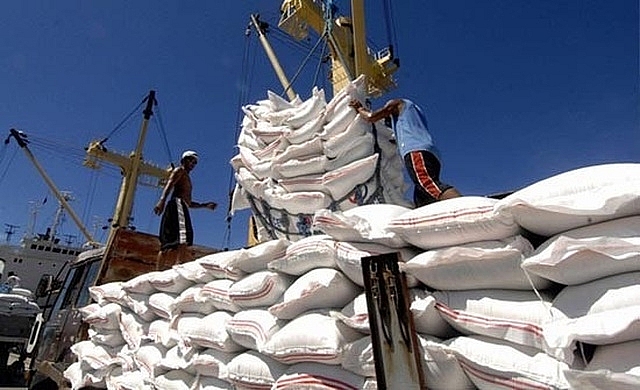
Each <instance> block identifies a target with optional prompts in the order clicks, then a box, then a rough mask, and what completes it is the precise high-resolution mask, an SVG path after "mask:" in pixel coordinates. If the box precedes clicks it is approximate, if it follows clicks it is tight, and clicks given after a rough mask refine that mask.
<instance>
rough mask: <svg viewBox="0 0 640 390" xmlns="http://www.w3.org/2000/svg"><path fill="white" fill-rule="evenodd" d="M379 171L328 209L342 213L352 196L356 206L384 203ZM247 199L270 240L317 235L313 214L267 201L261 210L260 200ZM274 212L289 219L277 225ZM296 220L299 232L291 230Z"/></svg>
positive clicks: (377, 169)
mask: <svg viewBox="0 0 640 390" xmlns="http://www.w3.org/2000/svg"><path fill="white" fill-rule="evenodd" d="M379 170H380V164H378V165H377V166H376V172H375V173H374V174H373V175H372V176H371V178H370V179H369V180H367V181H366V182H364V183H361V184H358V185H356V186H355V187H354V188H353V189H352V190H351V191H349V192H348V193H347V194H346V195H345V196H343V197H342V198H340V199H338V200H333V201H332V202H331V203H330V204H329V206H328V207H327V208H328V209H329V210H331V211H340V207H339V205H340V203H342V202H344V201H345V200H347V199H349V198H350V197H352V196H355V198H356V201H357V202H356V204H357V205H358V206H361V205H366V204H373V203H384V196H383V188H382V185H381V183H380V172H379ZM373 180H375V183H376V189H375V190H374V191H373V193H372V194H371V195H370V196H369V197H367V196H366V195H367V194H366V191H367V190H366V189H367V185H368V184H370V183H371V182H372V181H373ZM362 192H364V193H362ZM247 199H248V200H249V204H250V205H251V210H252V212H253V215H254V216H256V218H257V219H258V220H259V221H260V222H261V224H262V226H263V227H264V228H265V229H266V230H267V233H268V234H269V238H270V239H272V240H276V239H278V235H277V234H276V232H278V233H281V234H284V235H285V236H286V238H287V239H290V236H302V237H308V236H310V235H312V234H314V233H316V232H314V231H313V230H312V229H311V224H312V221H313V214H307V213H297V214H292V213H290V212H288V211H287V210H285V209H280V208H276V207H271V206H270V205H269V204H268V203H266V202H265V201H260V204H261V206H262V207H261V208H259V207H258V205H257V202H258V199H257V198H256V197H254V196H253V195H251V194H249V193H247ZM273 211H276V212H278V213H280V214H281V215H283V216H287V218H282V219H279V220H278V222H280V223H278V224H276V223H274V220H273V215H274V214H273ZM294 218H295V219H296V223H295V226H296V228H297V231H292V230H289V227H290V226H289V221H290V220H292V219H294ZM283 224H284V226H282V227H281V225H283Z"/></svg>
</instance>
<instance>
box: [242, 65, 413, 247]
mask: <svg viewBox="0 0 640 390" xmlns="http://www.w3.org/2000/svg"><path fill="white" fill-rule="evenodd" d="M363 87H364V78H362V77H360V78H358V79H356V80H354V81H353V82H352V83H350V84H349V85H347V86H346V87H345V88H344V89H343V90H341V91H340V92H338V93H337V94H336V95H335V96H334V97H333V98H332V99H331V100H330V101H329V102H328V103H327V102H326V100H325V94H324V91H323V90H322V89H317V88H314V89H313V91H312V96H311V97H310V98H309V99H308V100H306V101H301V100H300V99H299V98H298V99H296V100H294V101H292V102H288V101H286V100H284V99H282V98H281V97H279V96H278V95H276V94H274V93H272V92H271V91H269V93H268V99H266V100H262V101H259V102H257V104H254V105H247V106H244V107H243V111H244V113H245V116H244V120H243V122H242V129H241V132H240V135H239V137H238V149H239V153H238V154H237V155H236V156H235V157H234V158H233V159H232V160H231V164H232V166H233V169H234V172H235V178H236V182H237V185H236V189H235V191H234V197H233V198H234V200H233V205H232V211H235V210H241V209H245V208H251V210H252V212H253V214H254V216H255V217H256V220H257V222H258V234H259V238H260V240H262V241H264V240H269V239H276V238H287V239H289V240H292V241H295V240H297V239H300V238H303V237H306V236H309V235H311V234H312V232H311V217H312V216H313V213H314V212H315V211H316V210H318V209H324V208H328V209H331V210H342V211H344V210H348V209H351V208H353V207H356V206H359V205H363V204H370V203H391V204H398V205H403V206H410V203H408V202H407V200H405V198H404V195H405V192H406V190H407V188H408V186H407V184H406V183H405V180H404V176H403V173H402V172H403V171H402V169H403V163H402V160H401V158H400V156H399V154H398V151H397V148H396V146H395V144H394V143H393V131H392V130H391V129H389V128H388V127H386V126H385V125H384V123H383V122H382V121H381V122H379V123H377V124H376V125H375V127H374V126H373V125H371V124H370V123H368V122H366V121H365V120H363V119H362V117H361V116H359V115H358V114H357V113H356V111H355V110H354V109H353V108H352V107H350V106H349V102H350V101H351V100H352V99H359V100H363Z"/></svg>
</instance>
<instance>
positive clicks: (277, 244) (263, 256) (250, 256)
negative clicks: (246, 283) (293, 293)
mask: <svg viewBox="0 0 640 390" xmlns="http://www.w3.org/2000/svg"><path fill="white" fill-rule="evenodd" d="M290 244H291V242H290V241H289V240H287V239H284V238H281V239H278V240H269V241H266V242H263V243H260V244H258V245H255V246H253V247H251V248H248V249H245V250H244V251H242V252H241V254H240V255H239V256H235V257H233V258H232V259H231V260H230V261H229V267H232V268H238V269H240V270H241V271H244V272H247V273H251V272H257V271H263V270H266V269H267V264H269V262H271V261H273V260H275V259H279V258H281V257H282V256H284V255H285V253H286V250H287V247H288V246H289V245H290Z"/></svg>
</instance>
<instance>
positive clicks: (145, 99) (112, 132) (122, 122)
mask: <svg viewBox="0 0 640 390" xmlns="http://www.w3.org/2000/svg"><path fill="white" fill-rule="evenodd" d="M146 102H147V96H146V95H145V97H144V98H143V99H142V101H141V102H140V104H138V106H137V107H136V108H134V109H133V110H132V111H131V112H130V113H129V114H128V115H127V116H126V117H125V118H124V119H123V120H122V121H120V123H118V124H117V125H116V127H115V128H114V129H113V130H111V132H110V133H109V134H108V135H107V136H106V137H104V138H103V139H102V141H100V144H103V143H105V142H107V140H108V139H109V138H111V136H113V135H114V134H115V133H116V131H118V130H120V129H121V128H122V127H123V126H124V124H125V123H127V121H129V120H130V119H131V117H132V116H133V114H135V113H136V112H138V110H140V108H141V107H142V106H143V105H144V104H145V103H146Z"/></svg>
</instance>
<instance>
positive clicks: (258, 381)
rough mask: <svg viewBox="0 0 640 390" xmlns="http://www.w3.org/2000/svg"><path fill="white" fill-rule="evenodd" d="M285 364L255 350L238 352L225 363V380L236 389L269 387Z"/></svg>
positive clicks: (284, 368)
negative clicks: (226, 373) (226, 375)
mask: <svg viewBox="0 0 640 390" xmlns="http://www.w3.org/2000/svg"><path fill="white" fill-rule="evenodd" d="M286 369H287V366H286V365H284V364H282V363H279V362H277V361H275V360H273V359H271V358H269V357H268V356H265V355H262V354H259V353H258V352H255V351H247V352H244V353H241V354H239V355H238V356H236V357H235V358H233V360H231V361H230V362H229V363H228V364H227V372H228V377H227V380H228V381H229V382H231V383H233V384H234V385H235V386H236V387H235V388H237V389H265V390H266V389H271V386H273V384H274V383H275V382H276V379H278V378H279V377H280V376H281V375H282V374H284V372H285V370H286Z"/></svg>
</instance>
